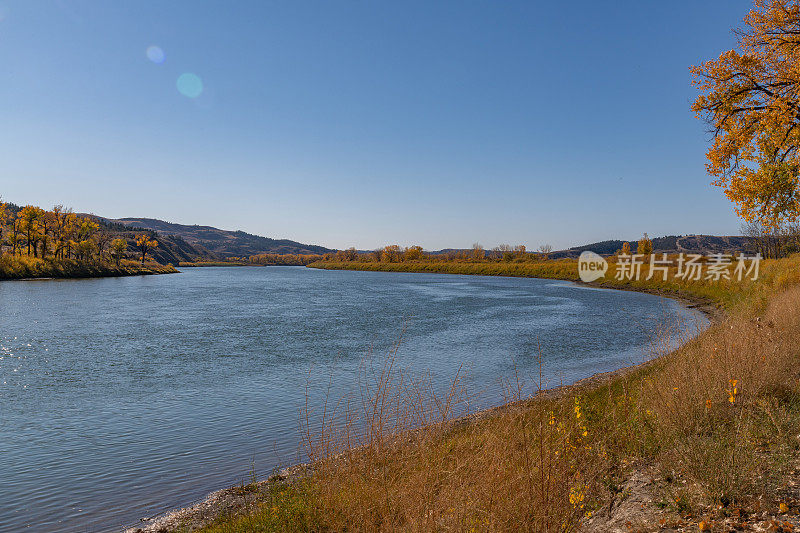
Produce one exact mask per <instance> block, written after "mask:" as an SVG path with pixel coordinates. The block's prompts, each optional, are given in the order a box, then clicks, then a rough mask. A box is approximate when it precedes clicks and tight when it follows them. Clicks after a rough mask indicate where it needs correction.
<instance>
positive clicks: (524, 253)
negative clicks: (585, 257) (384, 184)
mask: <svg viewBox="0 0 800 533" xmlns="http://www.w3.org/2000/svg"><path fill="white" fill-rule="evenodd" d="M552 251H553V247H552V246H550V245H549V244H545V245H542V246H540V247H539V250H538V251H536V252H529V251H528V250H527V248H526V247H525V245H524V244H519V245H517V246H511V245H508V244H501V245H499V246H496V247H494V248H492V249H490V250H486V249H485V248H484V247H483V246H482V245H481V244H480V243H475V244H473V245H472V248H470V249H467V250H446V251H443V252H437V253H432V252H426V251H424V250H423V249H422V246H408V247H402V246H400V245H398V244H390V245H387V246H384V247H383V248H378V249H377V250H372V251H369V252H363V251H362V252H360V251H358V250H356V249H355V248H348V249H346V250H339V251H338V252H336V253H329V254H325V255H323V256H322V257H321V259H322V260H324V261H337V262H362V263H403V262H407V261H421V262H501V261H505V262H524V261H542V260H545V259H548V258H549V256H550V253H551V252H552Z"/></svg>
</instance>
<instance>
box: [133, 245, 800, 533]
mask: <svg viewBox="0 0 800 533" xmlns="http://www.w3.org/2000/svg"><path fill="white" fill-rule="evenodd" d="M799 283H800V259H799V258H792V259H785V260H780V261H769V262H764V264H763V268H762V273H761V277H760V278H759V280H758V281H754V282H741V283H739V284H735V285H734V284H728V283H723V284H721V286H717V287H711V286H709V285H708V284H707V283H705V282H699V283H697V284H696V285H695V286H689V287H670V290H672V291H673V292H675V293H676V294H677V292H678V289H682V292H683V294H685V295H693V296H690V297H691V298H708V295H709V294H717V295H719V296H720V298H718V299H716V300H714V302H715V304H716V305H715V307H719V308H722V309H725V314H724V316H720V318H719V319H718V320H716V321H715V322H714V323H713V324H712V325H711V327H709V328H708V329H707V330H705V331H704V332H702V333H700V335H698V336H697V337H696V338H694V339H692V340H691V341H689V342H687V343H685V344H684V345H683V346H682V347H681V348H680V349H678V350H676V351H673V352H671V353H669V354H668V355H666V356H664V357H661V358H659V359H657V360H655V361H654V362H652V363H650V364H647V365H642V366H640V367H635V368H627V369H621V370H618V371H616V372H613V373H609V374H605V375H598V376H594V377H593V378H592V379H590V380H585V381H583V382H581V383H578V384H576V385H574V386H572V387H568V388H563V389H559V391H558V392H557V393H553V392H552V391H550V392H545V391H539V390H537V386H536V384H535V383H534V384H533V386H528V387H527V388H526V387H522V386H519V387H514V386H512V387H509V398H510V400H509V402H508V403H507V404H506V405H504V406H502V407H500V408H496V409H493V410H490V411H487V412H483V413H481V414H480V415H479V416H473V417H470V418H469V419H468V420H469V423H467V424H463V423H455V424H454V423H452V422H453V421H452V420H448V419H447V416H446V415H445V416H444V423H443V422H441V421H439V422H436V421H435V420H436V418H435V417H434V418H433V419H432V418H430V411H434V412H435V411H437V409H439V410H440V408H439V407H436V406H442V405H447V404H448V402H449V401H450V400H451V399H448V398H441V397H440V398H435V397H431V396H430V395H426V394H422V393H421V390H420V389H419V388H417V389H414V387H411V390H416V394H415V395H411V396H408V395H407V394H406V392H403V391H402V390H401V388H399V387H397V388H395V387H391V386H389V384H394V383H395V381H394V378H395V377H397V376H388V377H386V378H384V379H383V380H382V381H381V382H382V383H384V384H385V385H386V386H384V387H383V388H382V389H381V390H382V391H383V392H379V393H378V394H375V395H373V396H371V397H370V398H368V401H367V406H368V407H369V406H372V407H373V408H379V407H381V406H384V407H385V408H387V409H389V408H392V409H405V410H404V411H402V412H397V414H398V415H402V416H405V417H407V418H415V419H417V420H427V421H432V420H433V423H430V424H427V425H425V426H424V427H423V428H422V429H418V430H415V431H413V432H410V433H409V432H407V431H400V432H397V431H394V430H393V428H392V427H389V426H387V425H386V422H385V420H384V421H378V422H376V423H375V425H374V426H370V427H371V428H372V430H373V431H371V432H370V436H369V438H367V439H366V440H357V439H356V442H358V446H354V445H353V444H354V442H353V440H352V437H353V435H352V434H350V433H348V432H347V431H346V430H345V431H341V430H340V431H337V430H336V429H335V427H333V426H325V425H324V424H323V425H321V426H314V427H307V428H305V429H306V430H307V435H308V438H307V442H306V449H307V451H308V452H309V453H310V454H311V455H312V457H316V458H317V459H318V461H317V462H316V463H314V469H313V471H312V472H308V471H306V470H304V469H303V468H302V467H301V468H299V469H295V470H289V471H285V472H283V473H282V474H280V475H278V476H275V477H274V478H272V479H271V480H270V481H268V482H261V483H250V484H242V485H241V486H239V487H234V488H232V489H228V490H225V491H220V492H218V493H215V494H214V495H212V498H211V499H210V500H206V501H205V502H201V503H199V504H198V505H197V506H195V507H194V508H189V509H187V510H183V511H180V512H178V513H176V514H173V515H171V517H170V518H169V519H166V521H162V520H159V521H157V522H154V523H155V524H158V527H157V528H155V529H153V528H152V525H149V526H148V527H147V529H146V530H147V531H154V530H158V529H159V528H163V527H166V528H167V530H183V529H180V528H184V529H185V528H187V527H188V529H189V530H194V529H197V528H200V530H201V531H206V532H234V531H252V530H259V531H273V530H274V531H284V530H309V529H311V530H313V529H333V530H338V529H343V528H348V529H356V530H365V529H370V530H373V529H418V530H419V529H422V530H427V529H437V528H438V529H475V530H503V529H519V528H520V527H524V528H528V529H533V530H542V529H544V528H543V527H539V525H540V524H547V523H549V524H551V526H554V525H555V524H559V525H560V526H561V527H558V529H561V530H574V529H578V528H581V527H586V528H590V529H591V528H593V529H598V530H607V529H614V528H618V529H620V530H626V529H632V530H635V529H636V528H639V527H641V528H643V529H644V530H653V529H660V528H663V527H672V528H673V529H682V528H694V529H696V528H697V527H698V524H699V523H700V522H706V524H705V526H708V525H709V524H713V527H714V528H715V529H716V528H722V527H729V526H730V527H733V525H736V524H745V525H746V523H747V522H750V523H752V524H754V527H755V524H756V523H757V524H759V526H758V527H761V526H764V528H766V527H768V526H771V524H772V523H773V522H775V523H779V524H782V523H784V522H787V521H794V520H796V515H795V514H794V513H795V511H796V510H797V508H798V502H799V501H800V500H798V495H797V494H795V493H794V492H793V489H792V488H791V486H790V484H789V481H790V479H789V478H788V476H789V474H790V473H791V471H792V469H793V468H794V467H795V465H796V462H797V457H798V451H797V450H798V440H797V438H796V435H797V434H798V433H797V432H798V430H800V390H799V389H798V383H799V382H798V379H800V373H798V371H797V370H796V369H797V368H798V362H799V361H798V356H797V352H796V349H795V345H796V339H797V338H798V336H800V286H798V284H799ZM659 285H660V284H659ZM627 288H630V289H637V290H643V289H650V290H663V289H664V287H660V286H659V287H656V286H654V287H635V286H630V287H627ZM401 377H402V376H401ZM534 381H535V379H534ZM529 385H530V384H529ZM407 390H408V389H406V391H407ZM401 406H405V407H401ZM378 410H379V409H378ZM372 412H373V413H374V412H376V411H372ZM439 412H440V411H439ZM363 414H368V413H362V415H363ZM532 509H535V510H536V511H537V512H536V514H533V515H532V514H531V510H532ZM170 519H172V520H173V522H172V523H170V521H169V520H170ZM765 524H766V525H765ZM142 525H143V526H144V525H145V524H142ZM705 526H704V527H705ZM709 527H711V526H709ZM780 527H783V526H782V525H780ZM773 529H774V528H773ZM134 530H135V529H134Z"/></svg>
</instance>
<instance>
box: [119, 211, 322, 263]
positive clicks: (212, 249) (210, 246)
mask: <svg viewBox="0 0 800 533" xmlns="http://www.w3.org/2000/svg"><path fill="white" fill-rule="evenodd" d="M109 222H112V223H118V224H122V225H123V226H127V227H131V228H143V229H146V230H150V231H153V232H155V233H156V234H158V235H159V237H172V238H173V240H175V241H176V242H182V243H185V244H188V245H189V246H191V247H193V248H194V249H195V250H196V251H197V253H199V254H201V255H210V257H206V259H228V258H231V257H249V256H251V255H256V254H263V253H269V254H325V253H328V252H335V251H336V250H332V249H330V248H325V247H324V246H316V245H313V244H303V243H300V242H296V241H291V240H289V239H270V238H269V237H261V236H259V235H252V234H250V233H245V232H244V231H227V230H222V229H219V228H215V227H212V226H197V225H186V224H175V223H172V222H165V221H163V220H158V219H155V218H120V219H116V220H109ZM187 260H188V259H187Z"/></svg>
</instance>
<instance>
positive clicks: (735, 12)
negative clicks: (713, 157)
mask: <svg viewBox="0 0 800 533" xmlns="http://www.w3.org/2000/svg"><path fill="white" fill-rule="evenodd" d="M749 7H750V2H748V1H742V0H735V1H734V0H720V1H711V0H706V1H703V2H697V1H695V0H686V1H681V2H650V1H641V0H637V1H618V2H596V1H575V2H569V3H566V2H534V1H528V2H510V1H509V2H494V1H486V2H476V1H458V2H455V1H454V2H372V1H362V2H349V1H342V2H322V1H319V2H303V1H291V2H290V1H286V2H267V1H252V2H250V1H237V2H229V1H219V2H216V1H215V2H211V1H191V2H190V1H184V2H181V1H171V2H162V1H143V2H101V1H99V0H95V1H77V0H75V1H72V0H18V1H7V0H0V121H1V122H2V127H1V128H0V195H2V197H3V199H5V200H7V201H11V202H15V203H20V204H27V203H31V204H37V205H42V206H45V207H51V206H52V205H54V204H56V203H61V204H65V205H68V206H72V207H73V208H74V209H75V210H76V211H85V212H94V213H96V214H98V215H102V216H107V217H111V218H117V217H131V216H135V217H154V218H161V219H165V220H169V221H172V222H180V223H187V224H209V225H214V226H218V227H221V228H224V229H242V230H245V231H248V232H251V233H256V234H260V235H266V236H270V237H279V238H291V239H295V240H299V241H302V242H309V243H317V244H323V245H327V246H330V247H335V248H343V247H348V246H357V247H358V248H363V249H369V248H374V247H377V246H381V245H384V244H388V243H399V244H401V245H411V244H421V245H422V246H424V247H425V248H426V249H438V248H443V247H466V246H470V245H471V244H472V243H473V242H480V243H482V244H483V245H484V246H486V247H493V246H496V245H497V244H500V243H510V244H519V243H522V244H526V245H527V246H528V247H529V248H536V247H538V246H539V245H540V244H543V243H551V244H552V245H554V246H555V247H556V248H562V247H566V246H570V245H577V244H582V243H587V242H591V241H597V240H604V239H610V238H634V237H637V236H639V235H641V233H642V232H648V233H649V234H650V235H651V236H655V235H664V234H685V233H712V234H738V233H739V225H740V222H739V220H738V219H737V218H736V216H735V214H734V212H733V208H732V206H731V204H730V203H729V202H728V200H727V199H726V198H725V197H724V195H723V194H722V191H721V190H719V189H717V188H715V187H712V186H711V185H709V182H710V178H709V177H708V176H707V175H706V173H705V168H704V163H705V155H704V154H705V150H706V148H707V145H708V141H709V135H708V133H707V132H706V129H707V127H706V125H704V124H702V123H701V122H699V121H698V120H696V119H695V118H694V116H693V115H692V113H691V112H690V110H689V106H690V103H691V101H692V100H693V99H694V97H695V95H696V92H695V89H693V88H692V87H691V86H690V83H689V82H690V75H689V70H688V69H689V66H690V65H692V64H697V63H699V62H700V61H702V60H704V59H711V58H712V57H716V56H717V55H718V54H719V53H720V52H721V51H723V50H726V49H730V48H732V47H733V46H734V44H735V43H734V37H733V35H732V33H731V27H733V26H736V25H738V24H739V23H740V21H741V19H742V17H743V16H744V15H745V13H746V11H747V10H748V9H749ZM149 47H158V49H155V48H152V49H151V53H150V54H149V55H150V56H151V57H148V53H147V50H148V48H149ZM159 50H160V51H163V61H161V62H158V60H160V59H162V57H161V55H160V54H159V53H158V52H159ZM152 59H156V61H153V60H152ZM182 76H183V77H182ZM179 78H180V79H181V82H180V83H179V82H178V80H179ZM179 86H180V88H181V89H182V90H183V91H184V93H187V94H189V96H186V94H182V93H181V92H180V91H179V90H178V89H179ZM199 91H200V92H199ZM198 92H199V94H198Z"/></svg>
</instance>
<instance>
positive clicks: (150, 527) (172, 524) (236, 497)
mask: <svg viewBox="0 0 800 533" xmlns="http://www.w3.org/2000/svg"><path fill="white" fill-rule="evenodd" d="M564 281H570V282H571V283H576V284H578V285H584V286H589V287H595V288H602V289H614V290H627V291H632V292H644V293H648V294H653V295H656V296H661V297H664V298H670V299H672V300H675V301H677V302H679V303H681V304H682V305H683V306H684V307H685V308H687V309H696V310H698V311H700V312H702V313H703V314H704V315H705V316H706V317H708V319H709V322H710V325H711V324H714V323H716V322H718V321H720V320H722V319H723V318H724V315H725V314H724V312H723V311H722V310H721V309H720V308H719V307H718V306H717V305H715V304H714V303H713V302H712V301H711V300H707V299H704V298H699V297H693V296H691V295H685V294H674V293H665V292H664V291H658V290H651V289H638V288H621V287H618V286H608V285H604V284H598V283H583V282H581V281H572V280H564ZM661 357H663V356H661ZM661 357H656V358H653V359H649V360H647V361H644V362H641V363H636V364H632V365H626V366H623V367H620V368H617V369H614V370H610V371H606V372H597V373H595V374H592V375H591V376H587V377H585V378H582V379H580V380H578V381H576V382H575V383H572V384H570V385H561V386H557V387H551V388H547V389H545V390H542V391H541V392H540V393H538V394H536V395H535V396H533V397H532V398H528V399H525V400H522V401H521V402H530V401H533V400H536V399H540V398H557V397H559V396H562V395H565V394H570V393H574V392H575V391H578V390H584V389H587V388H594V387H597V386H600V385H602V384H603V383H605V382H607V381H609V380H611V379H614V378H616V377H620V376H624V375H626V374H629V373H631V372H634V371H636V370H638V369H640V368H643V367H646V366H649V365H651V364H653V363H654V362H656V361H658V360H659V359H660V358H661ZM515 405H518V402H511V403H506V404H503V405H498V406H495V407H489V408H487V409H482V410H480V411H476V412H474V413H470V414H469V415H465V416H463V417H459V418H456V419H453V420H451V421H449V422H447V424H448V425H452V426H461V425H463V424H470V423H474V422H475V421H477V420H480V419H483V418H485V417H487V416H493V415H496V414H498V413H500V412H501V411H503V410H505V409H509V408H512V407H514V406H515ZM310 471H311V466H310V465H309V464H306V463H301V464H298V465H294V466H290V467H286V468H284V469H282V470H281V471H280V472H279V473H278V474H276V475H273V476H270V477H269V478H268V479H266V480H263V481H258V482H257V483H256V487H254V488H252V489H250V490H248V489H247V488H246V487H243V486H242V485H235V486H232V487H228V488H223V489H220V490H216V491H214V492H212V493H210V494H209V495H208V496H206V497H205V498H203V499H202V500H199V501H196V502H194V503H192V504H189V505H187V506H186V507H182V508H178V509H173V510H169V511H165V512H163V513H159V514H156V515H153V516H151V517H146V518H142V519H140V523H139V524H138V525H131V526H128V527H126V528H124V529H123V530H122V531H123V532H124V533H166V532H173V531H184V530H188V531H194V530H195V529H197V528H200V527H202V526H204V525H206V524H208V523H210V522H212V521H213V520H214V519H215V518H217V517H219V516H221V515H226V514H236V513H237V512H241V511H242V510H244V509H245V507H246V505H247V497H246V493H247V492H252V493H256V492H258V489H264V488H265V487H268V486H269V485H271V484H280V483H292V482H296V481H297V480H299V479H302V478H303V477H305V476H307V475H309V472H310Z"/></svg>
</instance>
